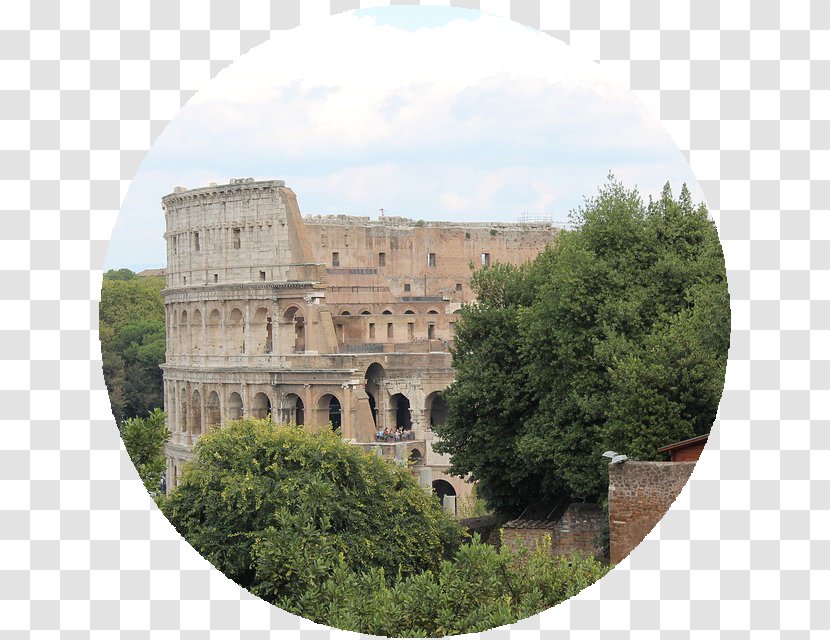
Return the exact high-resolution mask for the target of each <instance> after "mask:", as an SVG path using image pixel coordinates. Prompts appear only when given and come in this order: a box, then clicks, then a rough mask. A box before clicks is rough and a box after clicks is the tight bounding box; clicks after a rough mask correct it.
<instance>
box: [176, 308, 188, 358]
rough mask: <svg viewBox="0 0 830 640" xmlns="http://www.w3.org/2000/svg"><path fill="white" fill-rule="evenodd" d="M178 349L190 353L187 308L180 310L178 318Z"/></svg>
mask: <svg viewBox="0 0 830 640" xmlns="http://www.w3.org/2000/svg"><path fill="white" fill-rule="evenodd" d="M179 349H180V350H181V351H183V352H184V353H190V325H189V324H188V323H187V309H183V310H182V314H181V316H180V320H179Z"/></svg>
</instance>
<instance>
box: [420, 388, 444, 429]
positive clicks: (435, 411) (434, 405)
mask: <svg viewBox="0 0 830 640" xmlns="http://www.w3.org/2000/svg"><path fill="white" fill-rule="evenodd" d="M424 409H426V413H427V424H428V425H429V428H430V429H432V427H434V426H435V425H437V424H438V425H441V424H446V423H447V416H448V415H449V407H448V406H447V401H446V400H444V396H443V395H441V392H440V391H433V392H432V393H430V394H429V395H428V396H427V397H426V401H425V402H424Z"/></svg>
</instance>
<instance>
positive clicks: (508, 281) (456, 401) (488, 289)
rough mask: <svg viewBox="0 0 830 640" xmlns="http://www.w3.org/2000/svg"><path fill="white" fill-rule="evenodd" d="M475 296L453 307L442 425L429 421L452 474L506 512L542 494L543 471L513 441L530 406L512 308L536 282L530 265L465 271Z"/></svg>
mask: <svg viewBox="0 0 830 640" xmlns="http://www.w3.org/2000/svg"><path fill="white" fill-rule="evenodd" d="M470 284H471V287H472V289H473V290H474V291H475V293H476V296H477V302H476V303H474V304H471V305H466V306H465V307H464V308H462V310H461V322H459V323H457V325H456V333H455V343H454V348H453V351H452V355H453V367H454V369H455V377H456V382H455V384H453V385H452V386H450V387H449V388H448V389H447V390H446V391H445V392H444V393H443V397H444V398H445V400H446V402H447V407H448V409H449V412H448V413H449V419H448V423H447V424H446V426H440V425H436V426H435V427H434V428H435V430H436V431H437V432H438V433H440V435H441V441H440V442H438V443H436V444H435V445H434V447H435V449H436V450H437V451H446V452H449V453H452V455H453V458H452V465H453V466H452V468H453V470H454V472H455V473H457V474H463V475H466V476H468V477H469V478H470V479H471V480H474V481H476V482H477V483H478V484H477V485H476V490H477V492H478V494H479V495H480V496H481V497H482V498H483V499H484V500H485V501H486V502H487V503H488V504H491V505H494V506H497V507H498V508H499V510H501V511H503V512H504V511H506V512H514V511H520V510H521V509H523V508H524V507H525V506H526V505H527V502H528V501H533V500H536V499H539V498H541V497H542V495H543V491H542V483H543V481H544V480H545V474H544V473H539V472H538V471H535V470H533V469H531V468H529V467H528V466H527V465H526V464H524V461H523V460H522V454H521V452H520V451H519V450H518V448H517V444H518V438H519V435H520V432H521V428H522V425H523V424H524V423H525V421H526V420H527V419H528V418H529V417H530V416H531V415H532V414H533V411H535V409H536V406H537V400H536V397H535V394H533V393H532V392H531V390H530V388H529V386H528V384H529V382H528V372H527V366H526V363H525V361H524V358H523V356H522V353H521V334H520V327H519V310H520V309H521V308H523V307H525V306H527V305H529V304H530V303H531V302H532V300H533V296H534V291H535V289H536V286H537V285H536V282H535V280H534V277H533V274H532V273H531V267H530V265H525V266H523V267H515V266H513V265H510V264H493V265H492V266H490V267H486V268H484V269H481V270H479V271H476V272H475V273H474V274H473V277H472V279H471V282H470Z"/></svg>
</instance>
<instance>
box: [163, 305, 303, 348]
mask: <svg viewBox="0 0 830 640" xmlns="http://www.w3.org/2000/svg"><path fill="white" fill-rule="evenodd" d="M282 320H283V322H284V323H285V324H290V325H293V327H294V329H293V332H294V350H295V351H304V350H305V318H304V316H303V313H302V310H301V309H300V308H299V307H298V306H291V307H289V308H288V309H286V310H285V311H284V312H283V314H282ZM170 330H171V335H170V340H171V342H172V343H173V344H174V345H177V347H178V349H179V350H180V351H183V352H185V353H206V354H216V355H241V354H246V353H248V354H268V353H272V352H273V351H274V326H273V320H272V315H271V312H270V311H269V309H268V308H266V307H258V308H257V309H256V310H255V311H254V313H253V316H251V319H250V322H248V323H246V321H245V315H244V314H243V312H242V310H241V309H240V308H239V307H233V308H232V309H231V310H230V311H229V312H227V313H226V314H224V315H223V314H222V312H221V311H220V309H219V308H218V307H213V308H212V309H211V310H210V311H209V312H207V313H206V316H204V315H203V314H202V311H201V310H200V309H195V310H193V311H192V312H191V313H190V314H188V311H187V309H182V310H181V311H176V310H175V309H174V310H173V311H172V313H171V315H170Z"/></svg>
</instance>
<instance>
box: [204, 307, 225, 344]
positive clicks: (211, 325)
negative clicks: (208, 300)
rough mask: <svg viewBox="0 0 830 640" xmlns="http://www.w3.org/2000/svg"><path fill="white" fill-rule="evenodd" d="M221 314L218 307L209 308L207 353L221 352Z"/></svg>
mask: <svg viewBox="0 0 830 640" xmlns="http://www.w3.org/2000/svg"><path fill="white" fill-rule="evenodd" d="M222 333H223V332H222V314H220V313H219V309H216V308H214V309H211V311H210V313H209V314H208V319H207V349H206V351H207V352H208V353H222V340H223V336H222Z"/></svg>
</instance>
